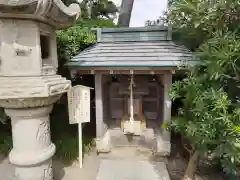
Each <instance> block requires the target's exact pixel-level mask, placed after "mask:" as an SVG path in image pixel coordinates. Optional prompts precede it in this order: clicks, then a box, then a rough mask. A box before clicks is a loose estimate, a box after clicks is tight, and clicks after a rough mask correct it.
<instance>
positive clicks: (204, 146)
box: [168, 0, 240, 178]
mask: <svg viewBox="0 0 240 180" xmlns="http://www.w3.org/2000/svg"><path fill="white" fill-rule="evenodd" d="M169 4H170V7H169V12H168V22H169V23H170V24H171V25H172V26H173V29H175V30H176V31H175V32H174V34H175V35H177V38H178V40H179V41H180V42H181V43H182V44H184V45H186V46H187V47H188V48H190V49H192V50H194V51H196V53H197V56H198V58H199V60H200V65H199V66H196V67H195V68H193V69H190V72H189V73H188V75H187V77H186V78H184V79H183V80H182V81H177V82H175V83H174V85H173V86H172V88H171V91H170V96H171V98H172V100H173V101H174V100H181V102H182V105H181V107H180V108H179V113H178V116H177V117H176V118H175V119H174V120H173V121H172V122H171V123H170V124H169V126H168V128H169V129H172V130H174V131H176V132H179V133H181V134H182V136H183V137H184V138H186V139H187V140H188V142H189V143H190V145H191V146H192V148H193V149H197V150H200V151H201V152H203V153H205V152H209V153H212V152H215V153H216V154H217V155H218V157H219V158H221V163H222V166H223V169H224V171H225V172H227V173H229V174H231V176H232V178H239V177H237V172H238V171H239V170H238V169H239V165H240V159H239V157H240V156H239V155H240V154H239V152H240V144H239V143H240V134H239V133H240V132H239V124H240V118H239V115H240V114H239V111H240V106H239V94H240V93H239V92H240V91H239V87H240V84H239V83H240V28H239V27H240V26H239V22H240V19H239V16H238V15H239V14H240V8H239V4H240V0H229V1H221V0H216V1H208V0H195V1H192V0H174V1H170V3H169Z"/></svg>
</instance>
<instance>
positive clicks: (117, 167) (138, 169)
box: [96, 159, 170, 180]
mask: <svg viewBox="0 0 240 180" xmlns="http://www.w3.org/2000/svg"><path fill="white" fill-rule="evenodd" d="M149 179H151V180H170V178H169V175H168V173H167V169H166V165H165V164H164V163H163V162H158V163H157V164H151V163H150V162H148V161H138V160H108V159H104V160H102V161H101V164H100V168H99V172H98V175H97V178H96V180H149Z"/></svg>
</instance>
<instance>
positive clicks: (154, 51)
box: [67, 27, 196, 69]
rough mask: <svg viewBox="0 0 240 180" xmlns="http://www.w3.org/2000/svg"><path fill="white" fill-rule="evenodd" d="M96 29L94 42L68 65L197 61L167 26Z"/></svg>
mask: <svg viewBox="0 0 240 180" xmlns="http://www.w3.org/2000/svg"><path fill="white" fill-rule="evenodd" d="M96 30H97V43H96V44H94V45H93V46H91V47H89V48H87V49H85V50H84V51H82V52H80V54H78V55H77V56H75V57H74V58H73V59H72V60H71V61H70V62H68V64H67V65H68V66H69V68H71V69H72V68H86V67H88V68H98V67H101V68H104V67H106V68H114V67H131V68H134V67H136V68H137V67H145V68H154V67H157V68H161V67H162V68H166V67H169V68H176V67H178V66H181V65H183V64H184V65H186V64H188V65H192V64H195V63H196V61H195V60H194V56H193V54H192V52H190V51H189V50H188V49H186V48H185V47H181V46H178V45H176V44H174V43H173V42H172V41H171V33H170V32H169V31H168V29H167V28H166V27H142V28H103V29H96Z"/></svg>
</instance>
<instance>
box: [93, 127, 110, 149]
mask: <svg viewBox="0 0 240 180" xmlns="http://www.w3.org/2000/svg"><path fill="white" fill-rule="evenodd" d="M96 148H97V152H98V153H108V152H110V151H111V136H110V133H109V131H106V133H105V134H104V136H103V137H102V138H97V139H96Z"/></svg>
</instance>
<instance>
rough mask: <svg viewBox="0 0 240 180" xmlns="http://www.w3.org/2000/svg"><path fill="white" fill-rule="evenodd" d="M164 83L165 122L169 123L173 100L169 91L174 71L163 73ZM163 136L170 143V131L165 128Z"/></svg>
mask: <svg viewBox="0 0 240 180" xmlns="http://www.w3.org/2000/svg"><path fill="white" fill-rule="evenodd" d="M162 80H163V85H164V92H163V101H164V103H163V123H167V122H168V121H170V120H171V108H172V102H171V99H170V98H169V95H168V91H169V89H170V87H171V86H172V73H171V72H169V73H166V74H164V75H163V79H162ZM162 138H163V140H164V141H169V143H170V132H168V131H166V130H163V132H162Z"/></svg>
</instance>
